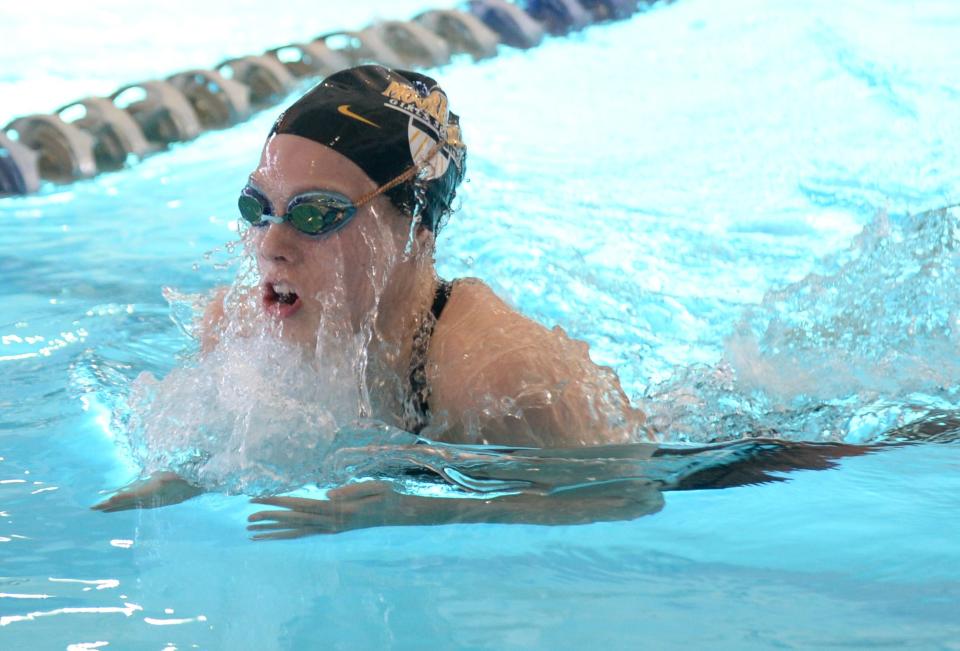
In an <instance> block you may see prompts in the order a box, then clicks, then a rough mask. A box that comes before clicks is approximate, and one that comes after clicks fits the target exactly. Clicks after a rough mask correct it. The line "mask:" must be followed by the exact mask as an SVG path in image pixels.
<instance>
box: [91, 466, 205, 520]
mask: <svg viewBox="0 0 960 651" xmlns="http://www.w3.org/2000/svg"><path fill="white" fill-rule="evenodd" d="M202 492H203V491H202V490H201V489H200V488H198V487H197V486H194V485H193V484H191V483H189V482H187V481H185V480H183V479H181V478H180V477H179V476H178V475H177V474H176V473H174V472H155V473H153V474H152V475H150V476H149V477H147V478H146V479H140V480H137V481H135V482H133V483H132V484H130V485H129V486H127V487H125V488H121V489H120V490H119V491H117V492H116V493H115V494H114V495H112V496H111V497H109V498H108V499H105V500H104V501H102V502H100V503H99V504H95V505H93V506H92V507H90V508H92V509H93V510H95V511H103V512H105V513H112V512H113V511H126V510H128V509H152V508H156V507H158V506H168V505H170V504H179V503H180V502H183V501H185V500H188V499H190V498H191V497H195V496H197V495H199V494H200V493H202Z"/></svg>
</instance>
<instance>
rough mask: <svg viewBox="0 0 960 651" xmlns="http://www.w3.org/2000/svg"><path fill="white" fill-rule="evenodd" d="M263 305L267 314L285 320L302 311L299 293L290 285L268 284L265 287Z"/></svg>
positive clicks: (282, 283) (283, 283) (281, 283)
mask: <svg viewBox="0 0 960 651" xmlns="http://www.w3.org/2000/svg"><path fill="white" fill-rule="evenodd" d="M263 305H264V307H265V308H266V310H267V312H269V313H271V314H274V315H276V316H278V317H280V318H281V319H284V318H287V317H289V316H291V315H292V314H293V313H294V312H296V311H297V310H299V309H300V305H301V301H300V296H299V295H298V294H297V291H296V290H295V289H294V288H293V287H292V286H290V285H289V284H287V283H285V282H267V283H264V285H263Z"/></svg>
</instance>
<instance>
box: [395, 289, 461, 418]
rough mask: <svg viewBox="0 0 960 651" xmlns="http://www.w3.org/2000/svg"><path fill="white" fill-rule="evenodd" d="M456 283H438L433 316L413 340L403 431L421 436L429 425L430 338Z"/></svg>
mask: <svg viewBox="0 0 960 651" xmlns="http://www.w3.org/2000/svg"><path fill="white" fill-rule="evenodd" d="M451 291H453V283H452V282H447V281H445V280H441V281H440V282H439V283H437V292H436V293H435V294H434V295H433V305H432V306H431V307H430V313H431V314H432V315H433V318H432V319H431V318H426V319H424V320H423V323H422V324H421V325H420V328H419V329H418V330H417V332H416V334H415V335H414V336H413V354H412V355H411V356H410V375H409V379H410V393H409V397H408V398H407V400H405V401H404V417H403V427H404V429H405V430H407V431H408V432H413V433H414V434H419V433H420V432H421V431H422V430H423V428H424V427H426V426H427V425H428V424H429V423H430V387H429V386H428V385H427V369H426V364H427V351H428V350H429V349H430V337H431V336H432V335H433V328H434V327H435V326H436V324H437V321H439V320H440V314H441V313H442V312H443V308H444V307H446V305H447V299H449V298H450V292H451Z"/></svg>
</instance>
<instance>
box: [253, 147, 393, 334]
mask: <svg viewBox="0 0 960 651" xmlns="http://www.w3.org/2000/svg"><path fill="white" fill-rule="evenodd" d="M250 184H251V185H253V186H254V187H256V188H257V189H258V190H259V191H260V192H261V193H262V194H263V195H264V197H265V198H266V199H267V200H268V201H269V202H270V206H271V207H272V209H273V213H274V214H275V215H278V216H280V215H283V214H285V212H286V207H287V206H288V205H289V203H290V201H291V199H293V198H294V197H297V196H298V195H301V194H303V193H306V192H313V191H317V190H331V191H334V192H338V193H340V194H342V195H345V196H346V197H349V198H350V199H351V200H353V201H356V200H357V199H359V198H360V197H362V196H363V195H365V194H367V193H369V192H371V191H373V190H376V189H377V185H376V184H375V183H374V182H373V181H372V180H371V179H370V177H368V176H367V175H366V173H364V171H363V170H361V169H360V168H359V167H358V166H357V165H356V164H354V163H353V161H351V160H349V159H348V158H346V157H344V156H343V155H341V154H339V153H337V152H336V151H334V150H332V149H330V148H329V147H326V146H324V145H321V144H319V143H316V142H313V141H312V140H308V139H306V138H301V137H300V136H294V135H288V134H281V135H275V136H273V137H271V138H270V139H269V140H268V141H267V144H266V146H265V147H264V150H263V155H262V156H261V159H260V164H259V166H258V167H257V169H256V170H255V171H254V172H253V174H251V175H250ZM404 224H409V219H407V220H404V219H403V218H402V215H401V214H400V212H399V211H398V210H397V208H396V207H395V206H394V205H393V204H392V203H391V202H390V201H389V199H387V198H386V197H384V196H379V197H377V198H376V199H374V200H373V201H371V202H370V203H367V204H365V205H363V206H361V207H359V208H358V209H357V212H356V215H355V216H354V217H353V219H352V220H351V221H350V222H349V223H347V224H346V226H344V227H343V228H341V229H340V230H338V231H336V232H334V233H331V234H328V235H321V236H310V235H306V234H304V233H301V232H299V231H297V230H296V229H295V228H294V227H293V226H292V225H291V224H290V223H289V222H283V223H281V224H273V223H270V224H268V225H265V226H251V227H250V231H249V232H250V237H251V238H252V242H253V245H254V247H255V250H256V256H257V264H258V267H259V269H260V276H261V284H260V291H261V293H262V297H261V300H262V303H263V307H264V309H265V311H266V313H267V314H268V315H270V316H271V317H273V318H276V319H278V320H280V322H281V323H282V332H283V336H284V338H285V339H289V340H291V341H295V342H298V343H301V344H304V345H308V346H309V345H313V344H315V343H316V339H317V333H318V332H319V331H320V330H321V329H324V330H327V331H330V330H335V329H340V328H343V329H346V330H347V331H356V330H357V329H358V328H359V326H360V324H361V323H362V320H363V319H364V317H365V315H367V314H369V313H370V311H371V309H372V308H373V305H374V302H375V297H376V295H377V293H378V291H380V290H382V288H383V286H384V284H385V283H386V281H387V280H388V279H389V277H390V274H391V272H392V270H393V268H394V267H395V266H396V264H397V262H398V261H399V260H400V257H401V256H402V255H403V246H404V241H405V226H404Z"/></svg>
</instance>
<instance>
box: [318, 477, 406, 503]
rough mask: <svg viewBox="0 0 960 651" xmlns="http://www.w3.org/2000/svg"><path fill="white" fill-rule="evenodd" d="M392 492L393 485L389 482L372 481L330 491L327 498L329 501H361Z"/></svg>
mask: <svg viewBox="0 0 960 651" xmlns="http://www.w3.org/2000/svg"><path fill="white" fill-rule="evenodd" d="M393 492H394V491H393V484H391V483H390V482H388V481H381V480H374V481H364V482H360V483H359V484H348V485H347V486H341V487H339V488H334V489H331V490H329V491H327V497H328V498H329V499H330V500H362V499H365V498H368V497H383V496H385V495H390V494H392V493H393Z"/></svg>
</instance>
